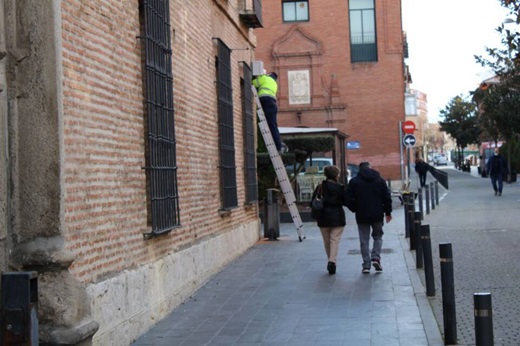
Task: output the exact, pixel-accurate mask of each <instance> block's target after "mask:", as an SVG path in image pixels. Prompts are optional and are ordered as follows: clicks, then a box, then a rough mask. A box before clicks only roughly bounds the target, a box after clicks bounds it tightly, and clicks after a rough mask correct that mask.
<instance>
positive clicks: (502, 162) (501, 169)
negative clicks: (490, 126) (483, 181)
mask: <svg viewBox="0 0 520 346" xmlns="http://www.w3.org/2000/svg"><path fill="white" fill-rule="evenodd" d="M486 172H487V173H488V175H489V177H490V178H491V185H492V186H493V190H495V196H502V188H503V186H504V176H507V174H508V173H509V170H508V169H507V161H506V159H505V158H504V157H503V156H502V155H500V150H499V149H498V148H495V153H494V155H493V156H491V157H490V158H489V159H488V162H487V164H486Z"/></svg>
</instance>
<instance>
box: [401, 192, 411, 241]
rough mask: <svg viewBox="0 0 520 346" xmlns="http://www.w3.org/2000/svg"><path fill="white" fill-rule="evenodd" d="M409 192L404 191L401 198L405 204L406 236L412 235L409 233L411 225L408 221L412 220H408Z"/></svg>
mask: <svg viewBox="0 0 520 346" xmlns="http://www.w3.org/2000/svg"><path fill="white" fill-rule="evenodd" d="M408 196H409V195H408V194H407V193H403V194H402V195H401V198H402V199H403V206H404V208H403V209H404V236H405V237H406V238H408V237H410V233H409V229H410V227H409V226H408V223H409V222H410V220H408Z"/></svg>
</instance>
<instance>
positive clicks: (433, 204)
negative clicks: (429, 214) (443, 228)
mask: <svg viewBox="0 0 520 346" xmlns="http://www.w3.org/2000/svg"><path fill="white" fill-rule="evenodd" d="M430 190H431V198H432V210H433V209H435V191H434V188H433V183H430Z"/></svg>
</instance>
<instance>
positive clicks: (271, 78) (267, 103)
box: [253, 72, 287, 154]
mask: <svg viewBox="0 0 520 346" xmlns="http://www.w3.org/2000/svg"><path fill="white" fill-rule="evenodd" d="M277 79H278V75H277V74H276V73H275V72H271V73H269V74H263V75H261V76H257V77H255V78H254V79H253V85H254V86H255V88H256V90H257V92H258V98H259V99H260V104H261V105H262V110H263V111H264V115H265V119H266V121H267V125H268V126H269V130H270V131H271V135H272V136H273V141H274V144H275V146H276V150H277V151H278V152H279V153H280V154H283V153H284V152H285V151H286V150H287V148H286V147H285V145H283V144H282V140H281V138H280V132H279V130H278V122H277V120H276V118H277V114H278V104H277V102H276V93H277V92H278V84H277Z"/></svg>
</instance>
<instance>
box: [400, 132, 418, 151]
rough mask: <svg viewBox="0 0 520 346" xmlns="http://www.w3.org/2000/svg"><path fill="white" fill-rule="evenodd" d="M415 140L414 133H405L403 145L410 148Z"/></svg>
mask: <svg viewBox="0 0 520 346" xmlns="http://www.w3.org/2000/svg"><path fill="white" fill-rule="evenodd" d="M416 142H417V140H416V139H415V136H414V135H411V134H407V135H405V136H404V137H403V145H404V146H405V147H408V148H411V147H413V146H414V145H415V143H416Z"/></svg>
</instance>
